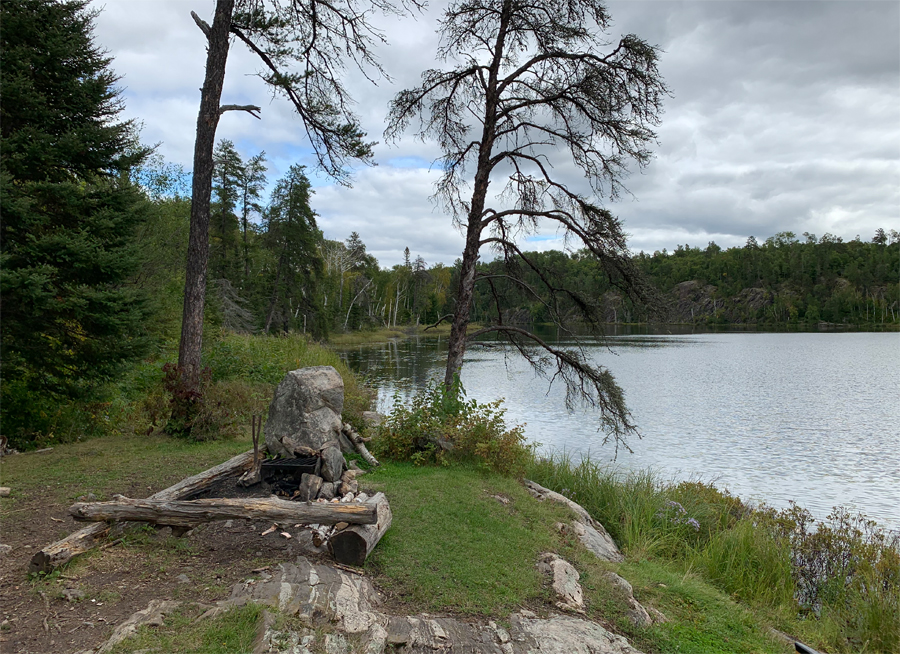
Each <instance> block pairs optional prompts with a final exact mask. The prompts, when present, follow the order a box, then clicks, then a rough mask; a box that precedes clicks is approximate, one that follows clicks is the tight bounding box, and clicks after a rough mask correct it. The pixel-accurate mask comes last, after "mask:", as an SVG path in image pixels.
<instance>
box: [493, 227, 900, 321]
mask: <svg viewBox="0 0 900 654" xmlns="http://www.w3.org/2000/svg"><path fill="white" fill-rule="evenodd" d="M526 256H527V257H528V258H529V259H530V260H532V261H533V262H535V263H536V262H538V261H541V260H542V261H543V262H544V264H545V266H547V267H549V268H550V269H551V270H552V271H553V277H554V278H555V279H565V280H567V281H568V282H569V285H570V287H572V288H574V289H575V290H577V291H578V292H579V293H581V295H582V296H583V297H585V298H589V299H592V300H594V301H596V302H599V303H600V305H601V306H602V307H603V315H604V317H605V319H606V321H607V322H645V321H648V320H650V321H653V320H657V321H661V322H673V323H693V324H727V323H744V324H747V323H756V324H786V323H820V322H827V323H838V324H852V325H860V326H862V325H881V324H897V322H898V320H900V285H898V282H900V234H898V232H897V231H895V230H891V231H890V232H889V233H886V232H885V231H884V230H883V229H879V230H877V232H876V234H875V235H874V237H873V238H872V240H871V241H863V240H861V239H860V238H859V237H857V238H856V239H854V240H852V241H848V242H845V241H843V240H842V239H840V238H839V237H835V236H832V235H831V234H825V235H824V236H822V237H821V238H817V237H816V236H815V235H813V234H809V233H805V234H803V239H802V240H800V239H798V238H797V237H796V235H795V234H793V233H792V232H781V233H779V234H776V235H775V236H772V237H770V238H768V239H766V240H765V241H764V242H763V243H759V242H758V241H757V240H756V238H754V237H753V236H751V237H749V238H748V239H747V242H746V244H745V245H744V246H743V247H733V248H728V249H725V250H723V249H722V248H721V247H719V246H718V245H716V244H715V243H713V242H711V243H709V244H708V245H707V247H706V248H703V249H700V248H698V247H691V246H689V245H679V246H677V247H676V248H675V250H674V251H672V252H668V251H666V250H665V249H664V250H662V251H661V252H654V253H653V254H652V255H651V254H646V253H644V252H641V253H640V254H638V255H636V256H635V258H634V260H635V264H636V265H637V266H638V267H639V269H640V270H641V271H642V272H643V273H644V274H645V275H646V277H647V278H648V279H649V281H650V282H651V283H652V285H653V286H654V287H655V288H656V290H657V291H658V292H659V297H660V300H661V303H662V306H661V310H659V311H657V312H655V313H652V312H648V309H647V308H646V307H634V306H632V305H631V304H630V303H629V302H628V301H627V300H626V299H625V296H624V294H623V293H621V292H620V291H619V290H618V289H616V288H615V287H613V286H610V284H609V283H608V282H605V281H604V280H605V278H604V276H603V275H602V274H600V268H599V264H598V262H596V261H595V260H593V259H592V258H591V257H588V256H586V255H584V254H583V253H575V254H565V253H563V252H555V251H551V252H544V253H527V255H526ZM503 266H504V263H502V262H494V263H489V264H485V265H484V266H483V271H484V272H485V273H488V274H500V273H501V272H502V268H503ZM533 281H534V282H535V283H534V285H533V287H534V288H537V287H538V286H539V285H538V284H537V281H538V280H537V279H535V280H533ZM494 284H495V286H496V291H497V292H496V295H497V297H499V298H501V301H500V305H501V308H502V310H503V311H505V312H506V314H507V316H508V319H513V320H529V321H537V322H540V321H542V320H544V319H545V318H546V313H547V311H548V310H549V308H548V306H547V305H546V304H544V303H543V300H544V298H536V297H533V296H529V294H528V290H527V289H522V288H518V287H511V286H508V285H505V284H504V282H503V279H502V277H499V278H498V279H497V281H496V282H494ZM560 309H561V310H562V311H565V310H566V309H570V308H569V307H561V308H560ZM477 311H478V312H479V313H482V312H484V313H488V312H491V311H493V314H494V315H496V312H497V308H496V302H495V301H494V300H493V295H492V294H490V293H486V292H482V293H481V294H480V295H479V297H478V302H477Z"/></svg>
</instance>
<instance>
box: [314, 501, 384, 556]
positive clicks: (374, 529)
mask: <svg viewBox="0 0 900 654" xmlns="http://www.w3.org/2000/svg"><path fill="white" fill-rule="evenodd" d="M365 504H366V505H371V506H374V507H377V512H378V521H377V522H375V523H374V524H368V525H357V526H353V527H347V528H346V529H344V530H342V531H339V532H337V533H335V534H334V535H332V536H331V538H330V539H329V540H328V550H329V551H330V552H331V555H332V556H333V557H334V559H335V560H336V561H337V562H338V563H343V564H345V565H355V566H362V565H363V564H364V563H365V562H366V558H367V557H368V556H369V554H371V552H372V550H373V549H375V546H376V545H377V544H378V541H380V540H381V537H382V536H384V533H385V532H386V531H387V530H388V528H390V526H391V520H392V518H393V516H392V515H391V506H390V504H388V500H387V497H385V495H384V493H376V494H375V495H374V496H373V497H371V498H370V499H368V500H367V501H366V502H365Z"/></svg>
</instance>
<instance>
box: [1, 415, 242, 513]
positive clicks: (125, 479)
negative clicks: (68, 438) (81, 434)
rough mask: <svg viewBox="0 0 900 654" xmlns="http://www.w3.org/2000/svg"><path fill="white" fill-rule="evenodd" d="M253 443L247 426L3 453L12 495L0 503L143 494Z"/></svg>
mask: <svg viewBox="0 0 900 654" xmlns="http://www.w3.org/2000/svg"><path fill="white" fill-rule="evenodd" d="M251 447H252V445H251V443H250V434H249V428H248V429H247V435H246V439H229V440H222V441H212V442H208V443H194V442H188V441H183V440H177V439H173V438H170V437H168V436H165V435H163V434H151V435H149V436H145V435H140V436H139V435H135V434H123V435H121V436H107V437H103V438H94V439H90V440H85V441H82V442H77V443H69V444H65V445H59V446H56V447H54V449H53V450H52V451H50V452H40V453H25V454H19V455H16V456H5V457H3V458H2V459H0V477H2V479H3V485H4V486H9V487H10V488H12V493H11V495H10V497H9V498H0V502H2V504H0V507H2V509H3V511H4V513H6V510H7V508H10V509H13V508H14V507H15V504H16V503H17V501H18V500H19V499H22V498H25V497H27V496H30V495H35V496H39V495H40V494H46V495H48V498H47V499H49V500H51V501H55V502H60V503H65V502H69V501H72V500H74V499H75V498H77V497H79V496H81V495H86V494H87V493H94V495H95V496H96V497H97V499H98V500H102V499H105V498H109V497H111V496H112V495H113V494H115V493H123V494H127V492H128V491H129V490H130V491H131V492H132V493H133V494H136V492H137V491H138V490H140V491H141V492H142V494H141V495H140V496H142V497H143V496H147V495H151V494H152V493H154V492H156V491H158V490H161V489H163V488H167V487H168V486H171V485H172V484H174V483H176V482H178V481H180V480H181V479H183V478H185V477H188V476H190V475H193V474H196V473H198V472H201V471H203V470H205V469H207V468H209V467H211V466H213V465H216V464H218V463H221V462H223V461H225V460H227V459H229V458H231V457H232V456H234V455H235V454H239V453H241V452H246V451H247V450H249V449H250V448H251ZM38 473H39V474H38ZM3 517H4V519H5V518H6V516H5V515H4V516H3Z"/></svg>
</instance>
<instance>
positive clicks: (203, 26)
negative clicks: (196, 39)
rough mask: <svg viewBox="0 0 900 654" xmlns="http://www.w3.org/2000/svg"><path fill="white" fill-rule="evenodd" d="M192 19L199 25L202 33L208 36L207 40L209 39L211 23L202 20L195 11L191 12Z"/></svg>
mask: <svg viewBox="0 0 900 654" xmlns="http://www.w3.org/2000/svg"><path fill="white" fill-rule="evenodd" d="M191 18H193V19H194V22H195V23H197V27H199V28H200V29H201V31H202V32H203V33H204V34H205V35H206V38H207V39H209V33H210V28H209V23H207V22H206V21H205V20H203V19H202V18H200V16H198V15H197V13H196V12H194V11H192V12H191Z"/></svg>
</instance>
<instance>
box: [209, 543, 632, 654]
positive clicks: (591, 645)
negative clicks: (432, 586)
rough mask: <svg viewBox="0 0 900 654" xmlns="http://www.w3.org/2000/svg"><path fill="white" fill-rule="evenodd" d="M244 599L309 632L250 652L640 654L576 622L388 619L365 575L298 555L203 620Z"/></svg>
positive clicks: (278, 634)
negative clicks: (296, 621)
mask: <svg viewBox="0 0 900 654" xmlns="http://www.w3.org/2000/svg"><path fill="white" fill-rule="evenodd" d="M557 558H558V557H557ZM559 561H560V562H561V563H565V561H562V559H559ZM576 574H577V573H576ZM247 601H255V602H260V603H263V604H267V605H269V606H272V607H275V608H278V609H279V610H280V611H282V612H284V613H287V614H289V615H294V616H297V617H299V618H300V619H301V620H302V621H303V622H304V623H305V624H306V625H308V626H309V628H307V629H301V630H299V631H293V632H290V631H274V630H269V631H268V632H267V634H266V636H265V638H264V639H263V643H262V645H263V646H262V647H260V648H258V649H256V650H254V654H276V653H277V654H282V653H284V654H287V652H292V653H294V652H296V653H298V654H306V652H310V654H311V653H312V652H320V651H322V650H324V651H326V652H329V651H332V652H335V654H337V653H338V652H342V649H341V648H342V647H343V644H344V643H345V642H353V643H357V644H356V646H355V647H354V648H353V650H352V651H353V652H361V653H364V654H388V653H390V652H398V653H400V652H402V654H436V653H437V652H466V653H467V654H641V652H640V651H639V650H637V649H635V648H633V647H632V646H631V645H630V644H629V643H628V641H627V640H625V638H623V637H622V636H617V635H615V634H612V633H610V632H609V631H607V630H606V629H604V628H603V627H602V626H600V625H599V624H597V623H595V622H592V621H590V620H587V619H584V618H582V617H575V616H564V615H551V616H550V617H548V618H539V617H537V616H536V615H535V614H534V613H532V612H530V611H527V610H522V611H519V612H517V613H513V614H512V615H511V616H510V618H509V621H510V627H509V629H505V628H504V627H502V626H499V625H497V624H496V623H495V622H493V621H489V622H487V623H481V622H478V621H462V620H458V619H456V618H452V617H435V616H431V615H428V614H424V613H423V614H419V615H408V616H397V615H390V614H387V613H385V612H383V611H382V610H381V604H382V598H381V597H380V595H379V594H378V593H377V592H376V591H375V589H374V587H373V586H372V584H371V583H370V582H369V580H368V579H367V578H366V577H364V576H363V575H360V574H354V573H349V572H346V571H344V570H341V569H337V568H334V567H331V566H329V565H325V564H315V563H311V562H310V561H309V560H307V559H306V558H304V557H299V558H298V559H297V560H296V562H295V563H284V564H281V566H280V567H279V570H278V571H277V572H276V573H275V574H274V575H273V576H272V577H271V578H270V579H265V580H257V581H247V582H244V583H241V584H237V585H236V586H235V587H234V589H233V590H232V596H231V598H230V599H228V600H224V601H223V602H220V603H219V606H218V607H217V608H216V609H213V610H212V611H211V612H210V615H214V614H215V613H216V612H221V611H225V610H227V609H228V608H230V607H232V606H240V605H241V604H243V603H245V602H247ZM323 630H324V631H325V632H326V633H324V634H323V633H322V631H323Z"/></svg>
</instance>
